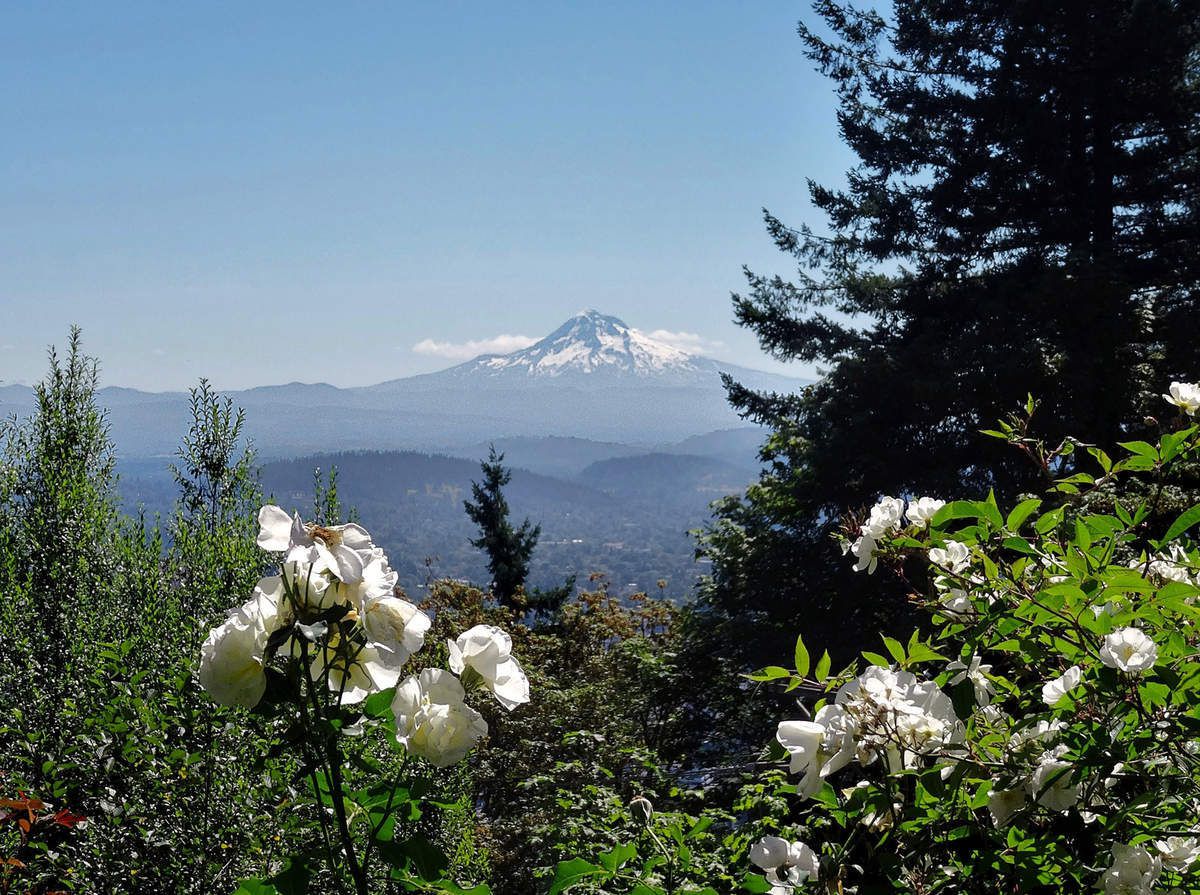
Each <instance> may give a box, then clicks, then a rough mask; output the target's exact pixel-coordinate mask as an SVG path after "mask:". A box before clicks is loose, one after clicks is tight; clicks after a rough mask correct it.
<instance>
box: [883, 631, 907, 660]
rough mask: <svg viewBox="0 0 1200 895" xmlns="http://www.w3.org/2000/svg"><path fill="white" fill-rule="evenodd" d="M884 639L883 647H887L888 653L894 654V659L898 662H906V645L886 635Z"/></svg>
mask: <svg viewBox="0 0 1200 895" xmlns="http://www.w3.org/2000/svg"><path fill="white" fill-rule="evenodd" d="M881 636H882V637H883V645H884V646H886V647H887V651H888V652H889V653H891V654H892V658H893V659H895V660H896V661H897V662H903V661H904V645H903V644H902V643H901V642H900V641H899V640H896V639H895V638H894V637H888V636H887V635H886V634H884V635H881Z"/></svg>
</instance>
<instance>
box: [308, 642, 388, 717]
mask: <svg viewBox="0 0 1200 895" xmlns="http://www.w3.org/2000/svg"><path fill="white" fill-rule="evenodd" d="M401 664H403V663H397V662H396V661H395V658H394V657H393V656H392V654H391V650H389V649H388V648H387V647H386V646H382V645H380V644H377V643H367V644H361V643H355V642H354V641H352V640H347V639H343V638H342V636H341V634H339V633H337V632H336V631H335V632H333V633H331V634H329V635H328V638H327V639H326V640H325V642H324V643H319V644H317V646H316V648H315V649H314V650H313V653H312V660H311V662H310V664H309V674H310V675H311V676H312V679H313V680H314V681H319V680H320V679H321V678H322V677H324V678H325V679H326V681H327V684H328V687H329V689H330V691H332V692H334V693H337V694H340V696H341V704H342V705H354V704H355V703H359V702H362V701H363V700H364V699H366V698H367V697H368V696H370V695H371V694H372V693H378V692H379V691H380V690H386V689H388V688H389V687H394V686H396V681H398V680H399V679H400V665H401Z"/></svg>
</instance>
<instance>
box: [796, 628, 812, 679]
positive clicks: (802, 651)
mask: <svg viewBox="0 0 1200 895" xmlns="http://www.w3.org/2000/svg"><path fill="white" fill-rule="evenodd" d="M808 668H809V658H808V647H806V646H805V645H804V638H803V637H802V636H800V637H797V638H796V674H798V675H800V677H808Z"/></svg>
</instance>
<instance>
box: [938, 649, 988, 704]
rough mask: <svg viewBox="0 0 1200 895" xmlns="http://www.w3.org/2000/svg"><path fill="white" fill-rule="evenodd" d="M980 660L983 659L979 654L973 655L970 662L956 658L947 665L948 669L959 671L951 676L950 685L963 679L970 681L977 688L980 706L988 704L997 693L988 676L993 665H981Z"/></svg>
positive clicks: (977, 699)
mask: <svg viewBox="0 0 1200 895" xmlns="http://www.w3.org/2000/svg"><path fill="white" fill-rule="evenodd" d="M980 662H981V659H980V658H979V656H972V657H971V659H970V662H969V663H967V664H964V663H963V662H962V661H960V660H959V659H955V660H954V661H953V662H951V663H950V664H948V665H947V666H946V670H947V671H957V672H958V674H956V675H954V677H952V678H950V681H949V683H950V686H954V685H955V684H961V683H962V682H963V681H970V682H971V687H972V688H973V689H974V690H975V703H976V704H977V705H979V706H986V705H987V704H988V703H990V702H991V701H992V697H993V696H994V695H995V694H996V688H995V687H994V686H993V685H992V682H991V681H990V680H988V677H987V676H988V675H989V674H990V673H991V671H992V666H991V665H981V664H980Z"/></svg>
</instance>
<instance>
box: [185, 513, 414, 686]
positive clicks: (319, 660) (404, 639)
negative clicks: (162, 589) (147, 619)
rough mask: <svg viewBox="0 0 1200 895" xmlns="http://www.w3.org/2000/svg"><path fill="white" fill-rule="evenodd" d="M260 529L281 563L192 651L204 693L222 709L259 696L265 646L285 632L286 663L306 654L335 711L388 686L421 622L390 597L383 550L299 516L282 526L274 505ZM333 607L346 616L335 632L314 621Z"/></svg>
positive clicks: (361, 535)
mask: <svg viewBox="0 0 1200 895" xmlns="http://www.w3.org/2000/svg"><path fill="white" fill-rule="evenodd" d="M259 520H260V523H261V525H262V531H260V533H259V544H260V546H262V547H263V548H264V549H268V550H272V551H277V552H282V553H284V562H283V564H282V565H281V567H280V570H279V574H278V575H271V576H268V577H265V578H263V579H262V580H261V581H259V583H258V585H257V586H256V587H255V589H254V593H253V594H252V595H251V598H250V599H249V600H248V601H247V602H246V603H245V604H244V605H243V606H242V607H240V608H239V609H238V610H236V611H235V612H234V613H233V614H231V616H230V618H229V619H228V620H227V621H226V623H225V624H223V625H221V626H219V627H217V628H216V629H214V630H213V631H212V632H211V633H210V634H209V637H208V639H207V640H206V641H205V643H204V646H203V647H202V649H201V664H200V683H201V685H202V686H203V687H204V688H205V690H207V691H208V692H209V694H210V695H211V696H212V697H213V699H214V700H216V701H217V702H221V703H224V704H227V705H244V706H247V707H252V706H254V705H255V704H257V702H258V701H259V700H260V699H261V698H262V694H263V692H264V691H265V687H266V676H265V669H264V668H263V662H264V659H265V656H264V652H265V648H266V644H267V642H268V640H269V639H270V637H271V635H272V634H274V633H275V632H276V631H278V630H280V629H281V628H286V627H288V626H290V625H293V624H294V625H295V628H294V629H293V636H292V638H291V643H290V648H288V649H286V650H285V654H286V655H291V656H292V657H295V658H299V657H302V656H305V655H307V656H308V657H309V658H308V668H309V673H310V675H311V677H312V678H313V680H321V679H325V680H326V681H327V683H328V686H329V689H330V690H331V691H332V692H334V693H336V694H338V696H339V701H340V702H342V703H345V704H353V703H357V702H361V701H362V700H363V699H365V698H366V697H367V696H368V695H369V694H371V693H374V692H378V691H380V690H386V689H388V688H389V687H392V686H395V684H396V681H397V680H398V679H399V677H400V670H401V668H402V667H403V665H404V663H405V662H406V661H407V660H408V659H409V657H410V656H411V655H412V654H413V653H414V652H416V651H417V650H418V649H420V648H421V646H422V644H423V642H424V637H425V632H426V631H428V629H429V625H430V622H429V618H428V617H427V616H426V615H425V614H424V613H422V612H421V611H420V610H418V609H417V607H415V606H413V605H412V604H411V603H408V602H407V601H405V600H402V599H400V598H399V597H397V596H395V586H396V573H395V572H394V571H392V569H391V568H390V567H389V566H388V563H387V557H386V556H385V555H384V552H383V550H381V549H380V548H378V547H375V546H374V545H372V544H371V537H370V535H369V534H367V532H366V531H365V530H364V529H363V528H361V527H360V526H357V525H340V526H333V527H330V528H318V527H315V526H305V525H304V524H303V522H301V521H300V518H299V516H296V517H293V518H288V517H287V516H286V514H285V513H284V512H283V511H282V510H280V509H279V508H278V507H273V506H266V507H263V508H262V510H261V511H260V513H259ZM285 523H286V525H285ZM306 539H307V540H306ZM351 554H353V557H352V558H351ZM351 573H353V574H351ZM337 606H341V607H344V609H345V613H344V615H343V616H342V617H341V618H340V620H339V623H338V624H333V623H331V622H329V621H323V620H318V618H317V616H318V615H319V614H320V613H323V612H325V611H326V610H329V609H332V608H334V607H337Z"/></svg>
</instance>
